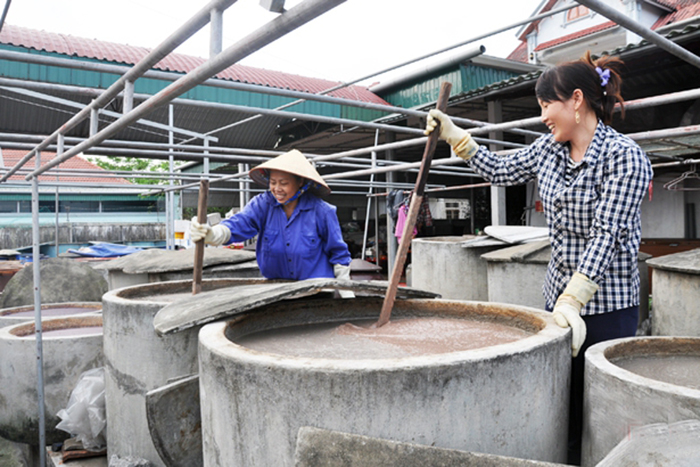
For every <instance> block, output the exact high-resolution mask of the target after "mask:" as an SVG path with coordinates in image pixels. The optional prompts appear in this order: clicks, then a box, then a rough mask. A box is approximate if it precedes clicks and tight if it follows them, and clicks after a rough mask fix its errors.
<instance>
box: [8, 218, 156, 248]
mask: <svg viewBox="0 0 700 467" xmlns="http://www.w3.org/2000/svg"><path fill="white" fill-rule="evenodd" d="M39 232H40V233H39V242H40V243H53V242H54V241H55V240H56V228H55V226H53V225H51V226H41V227H40V228H39ZM164 239H165V224H164V223H148V224H65V225H61V226H60V227H59V234H58V241H59V242H60V243H87V242H90V241H101V242H110V243H121V242H132V241H153V240H164ZM0 245H1V246H2V249H13V248H22V247H25V246H31V245H32V227H31V226H28V227H3V228H2V229H0Z"/></svg>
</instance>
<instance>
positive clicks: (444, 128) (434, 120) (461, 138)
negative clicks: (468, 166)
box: [424, 109, 479, 161]
mask: <svg viewBox="0 0 700 467" xmlns="http://www.w3.org/2000/svg"><path fill="white" fill-rule="evenodd" d="M438 123H439V124H440V139H442V140H445V141H447V144H449V145H450V146H452V150H453V151H454V152H455V154H457V155H458V156H459V157H461V158H462V159H464V160H465V161H466V160H469V159H470V158H471V157H472V156H473V155H474V154H475V153H476V151H477V150H478V149H479V145H478V144H476V142H475V141H474V140H473V139H472V135H471V134H469V132H468V131H467V130H463V129H461V128H459V127H458V126H457V125H455V124H454V123H452V120H451V119H450V117H448V116H447V114H445V113H444V112H442V111H440V110H438V109H432V110H431V111H430V112H428V119H427V121H426V125H425V132H424V133H425V134H426V135H429V134H430V133H432V132H433V131H434V130H435V127H436V126H437V125H438Z"/></svg>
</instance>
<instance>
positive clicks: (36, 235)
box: [32, 152, 46, 467]
mask: <svg viewBox="0 0 700 467" xmlns="http://www.w3.org/2000/svg"><path fill="white" fill-rule="evenodd" d="M35 165H36V167H40V166H41V152H37V153H36V164H35ZM39 225H40V224H39V180H38V179H36V178H35V179H33V180H32V268H33V269H32V272H33V279H34V336H35V338H36V373H37V378H36V382H37V385H36V393H37V398H38V401H39V407H38V408H39V427H38V428H39V465H41V467H46V408H45V406H44V348H43V339H42V323H41V273H40V269H41V266H40V264H39V263H40V256H41V253H40V251H39V245H40V243H41V237H40V230H39Z"/></svg>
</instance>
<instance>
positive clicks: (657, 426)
mask: <svg viewBox="0 0 700 467" xmlns="http://www.w3.org/2000/svg"><path fill="white" fill-rule="evenodd" d="M698 446H700V420H692V419H691V420H683V421H680V422H675V423H653V424H649V425H643V426H632V427H631V428H630V434H629V436H626V437H625V438H624V439H623V440H622V441H620V442H619V443H618V445H617V446H616V447H615V448H614V449H613V450H612V451H610V453H608V455H607V456H605V457H604V458H603V460H602V461H600V462H599V463H598V464H596V467H617V466H620V465H637V466H650V467H651V466H654V465H659V464H658V462H660V460H661V459H663V463H664V464H665V465H676V466H680V465H688V466H690V465H700V449H698Z"/></svg>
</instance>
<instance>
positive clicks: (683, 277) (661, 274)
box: [647, 248, 700, 337]
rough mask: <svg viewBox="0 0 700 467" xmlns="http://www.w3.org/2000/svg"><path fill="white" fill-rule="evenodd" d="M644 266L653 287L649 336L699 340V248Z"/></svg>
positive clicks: (653, 261) (664, 257)
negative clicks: (690, 337)
mask: <svg viewBox="0 0 700 467" xmlns="http://www.w3.org/2000/svg"><path fill="white" fill-rule="evenodd" d="M647 263H648V264H649V266H650V267H651V268H652V284H654V292H653V306H652V309H651V333H652V335H654V336H694V337H700V309H699V308H698V303H700V248H697V249H695V250H690V251H684V252H681V253H675V254H672V255H666V256H661V257H658V258H652V259H650V260H648V261H647Z"/></svg>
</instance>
